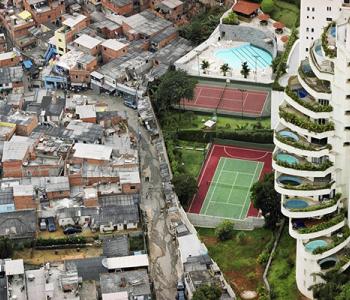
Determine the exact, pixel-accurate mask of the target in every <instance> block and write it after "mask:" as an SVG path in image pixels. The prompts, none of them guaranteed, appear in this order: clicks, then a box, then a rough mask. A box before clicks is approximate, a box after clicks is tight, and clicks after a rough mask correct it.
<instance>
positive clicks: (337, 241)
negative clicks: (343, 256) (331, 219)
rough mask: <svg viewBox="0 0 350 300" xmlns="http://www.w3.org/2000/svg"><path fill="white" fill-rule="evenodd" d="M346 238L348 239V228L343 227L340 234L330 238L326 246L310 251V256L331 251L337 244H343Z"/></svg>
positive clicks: (349, 231) (349, 234)
mask: <svg viewBox="0 0 350 300" xmlns="http://www.w3.org/2000/svg"><path fill="white" fill-rule="evenodd" d="M348 237H350V229H349V227H348V226H345V227H344V228H343V230H342V231H341V232H340V233H337V234H335V235H332V236H331V239H330V241H329V242H328V243H327V245H326V246H321V247H317V248H315V249H314V250H313V251H312V254H322V253H324V252H326V251H328V250H331V249H333V248H334V247H336V246H338V245H339V244H341V243H343V242H344V241H345V240H346V239H347V238H348Z"/></svg>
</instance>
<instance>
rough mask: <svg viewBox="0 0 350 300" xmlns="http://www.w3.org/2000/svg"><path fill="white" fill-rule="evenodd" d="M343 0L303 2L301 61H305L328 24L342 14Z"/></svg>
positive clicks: (301, 15) (301, 10) (304, 0)
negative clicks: (313, 44)
mask: <svg viewBox="0 0 350 300" xmlns="http://www.w3.org/2000/svg"><path fill="white" fill-rule="evenodd" d="M342 3H343V0H302V1H301V5H300V28H299V35H300V60H303V59H304V58H305V57H306V55H307V54H308V51H307V50H306V48H308V49H310V46H311V44H312V43H313V42H314V40H316V39H318V38H319V37H320V36H321V34H322V32H323V29H324V27H325V26H326V25H327V23H329V22H331V21H334V20H335V19H336V18H337V17H338V16H339V13H340V12H341V11H340V9H344V8H343V7H342Z"/></svg>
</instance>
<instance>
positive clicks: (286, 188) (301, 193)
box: [275, 174, 335, 197]
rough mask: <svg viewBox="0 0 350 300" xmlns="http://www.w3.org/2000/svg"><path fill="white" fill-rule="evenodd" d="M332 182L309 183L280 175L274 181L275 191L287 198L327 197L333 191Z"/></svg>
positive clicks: (308, 181)
mask: <svg viewBox="0 0 350 300" xmlns="http://www.w3.org/2000/svg"><path fill="white" fill-rule="evenodd" d="M334 185H335V182H334V181H333V180H322V181H316V180H315V181H311V180H308V179H306V178H303V177H299V176H290V175H286V174H281V175H280V176H278V177H277V178H276V180H275V190H276V191H277V192H278V193H280V194H282V195H288V196H297V197H316V196H322V195H328V194H330V193H331V192H332V190H333V189H334Z"/></svg>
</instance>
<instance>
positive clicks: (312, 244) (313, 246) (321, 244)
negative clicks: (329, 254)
mask: <svg viewBox="0 0 350 300" xmlns="http://www.w3.org/2000/svg"><path fill="white" fill-rule="evenodd" d="M325 246H327V242H326V241H324V240H314V241H311V242H308V243H307V244H306V245H305V250H306V251H307V252H312V251H314V250H315V249H316V248H319V247H325Z"/></svg>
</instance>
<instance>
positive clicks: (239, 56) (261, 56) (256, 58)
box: [215, 44, 272, 70]
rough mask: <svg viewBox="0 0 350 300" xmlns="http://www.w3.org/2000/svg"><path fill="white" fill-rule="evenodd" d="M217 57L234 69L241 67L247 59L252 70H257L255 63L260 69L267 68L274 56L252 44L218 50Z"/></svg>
mask: <svg viewBox="0 0 350 300" xmlns="http://www.w3.org/2000/svg"><path fill="white" fill-rule="evenodd" d="M215 57H217V58H218V59H221V60H223V61H224V62H225V63H227V64H229V66H230V67H231V68H232V69H241V67H242V63H243V62H245V61H246V62H247V63H248V66H249V68H250V69H251V70H255V63H256V67H257V68H258V69H265V68H267V67H269V66H271V62H272V56H271V54H270V53H269V52H267V51H266V50H263V49H260V48H258V47H255V46H253V45H250V44H246V45H243V46H239V47H235V48H229V49H220V50H217V51H216V52H215Z"/></svg>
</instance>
